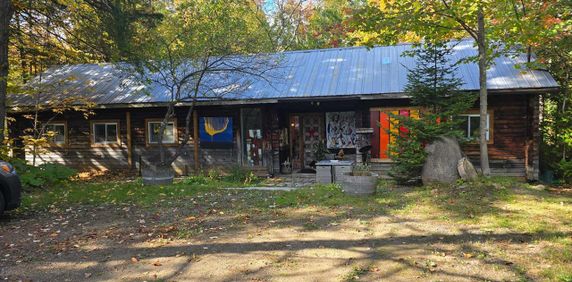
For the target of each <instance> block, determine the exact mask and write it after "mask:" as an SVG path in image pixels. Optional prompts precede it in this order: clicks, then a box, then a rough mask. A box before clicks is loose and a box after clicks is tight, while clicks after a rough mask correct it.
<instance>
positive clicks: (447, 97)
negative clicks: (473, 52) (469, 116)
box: [390, 42, 477, 183]
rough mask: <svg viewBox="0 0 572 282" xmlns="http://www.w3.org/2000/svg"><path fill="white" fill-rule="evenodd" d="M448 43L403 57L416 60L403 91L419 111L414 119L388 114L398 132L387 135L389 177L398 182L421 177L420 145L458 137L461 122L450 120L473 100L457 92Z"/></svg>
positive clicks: (454, 64)
mask: <svg viewBox="0 0 572 282" xmlns="http://www.w3.org/2000/svg"><path fill="white" fill-rule="evenodd" d="M453 47H454V46H451V45H450V44H448V43H446V42H443V43H425V44H424V45H423V46H419V47H416V48H414V49H413V50H411V51H409V52H407V53H406V54H404V55H408V56H412V57H414V58H415V59H416V62H417V65H416V67H415V68H414V69H411V70H409V73H408V74H407V80H408V82H407V85H406V86H405V92H406V93H407V94H408V96H409V97H410V98H411V104H412V105H413V106H416V107H418V108H419V110H418V111H419V114H418V117H410V116H400V115H395V114H390V118H391V119H392V120H393V121H394V123H395V124H394V125H393V126H399V127H400V130H398V131H392V132H390V134H391V137H392V138H394V139H395V140H396V142H395V143H394V144H393V146H391V148H390V149H391V156H392V159H393V160H394V161H395V163H394V165H393V167H392V169H391V171H390V175H391V176H392V177H393V178H394V179H396V180H397V181H398V182H400V183H404V182H408V181H410V180H413V179H415V178H417V177H418V176H419V175H420V174H421V170H422V168H423V164H424V162H425V158H426V152H425V150H424V145H425V144H428V143H430V142H432V141H433V140H435V139H436V138H437V137H439V136H453V137H459V136H461V135H462V131H461V130H460V129H459V128H460V127H459V123H461V122H462V120H461V119H456V118H454V117H456V116H458V115H459V114H462V113H463V112H465V111H466V110H467V109H469V108H470V107H471V106H472V105H473V104H474V103H475V99H476V98H477V97H476V95H475V94H474V93H469V92H463V91H460V90H459V89H460V87H461V85H462V81H461V79H459V78H457V77H456V76H455V73H456V72H457V68H458V64H459V62H452V61H451V53H452V48H453Z"/></svg>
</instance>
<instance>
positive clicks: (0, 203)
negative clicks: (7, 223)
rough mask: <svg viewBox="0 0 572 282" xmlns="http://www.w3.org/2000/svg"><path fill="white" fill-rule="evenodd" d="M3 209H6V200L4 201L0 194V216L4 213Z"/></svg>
mask: <svg viewBox="0 0 572 282" xmlns="http://www.w3.org/2000/svg"><path fill="white" fill-rule="evenodd" d="M5 208H6V200H5V199H4V194H3V193H2V192H0V215H2V213H4V209H5Z"/></svg>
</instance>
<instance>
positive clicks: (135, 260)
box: [131, 257, 139, 262]
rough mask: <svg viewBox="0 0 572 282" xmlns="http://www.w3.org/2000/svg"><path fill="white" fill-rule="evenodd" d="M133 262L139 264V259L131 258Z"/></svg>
mask: <svg viewBox="0 0 572 282" xmlns="http://www.w3.org/2000/svg"><path fill="white" fill-rule="evenodd" d="M131 261H132V262H138V261H139V259H137V258H136V257H132V258H131Z"/></svg>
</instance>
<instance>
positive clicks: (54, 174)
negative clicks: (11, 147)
mask: <svg viewBox="0 0 572 282" xmlns="http://www.w3.org/2000/svg"><path fill="white" fill-rule="evenodd" d="M14 166H15V167H16V171H17V172H18V174H19V175H20V181H21V182H22V186H24V187H29V188H43V187H49V186H52V185H54V184H57V183H60V182H62V181H65V180H68V179H70V177H72V176H74V175H76V173H77V172H76V171H75V170H74V169H72V168H69V167H67V166H65V165H62V164H56V163H47V164H41V165H39V166H28V165H25V164H22V163H16V164H15V165H14Z"/></svg>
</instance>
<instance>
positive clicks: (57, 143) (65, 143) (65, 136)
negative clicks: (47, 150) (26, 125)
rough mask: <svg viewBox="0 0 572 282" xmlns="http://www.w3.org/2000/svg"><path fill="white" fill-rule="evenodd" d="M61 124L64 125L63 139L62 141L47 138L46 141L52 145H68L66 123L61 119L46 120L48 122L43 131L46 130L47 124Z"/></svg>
mask: <svg viewBox="0 0 572 282" xmlns="http://www.w3.org/2000/svg"><path fill="white" fill-rule="evenodd" d="M58 125H59V126H63V127H64V141H63V142H53V141H52V139H49V140H48V143H49V145H50V146H53V147H65V146H67V145H68V124H67V122H66V121H63V120H61V121H60V120H58V121H51V122H48V124H46V125H45V131H44V132H46V133H47V132H48V131H49V130H48V126H58Z"/></svg>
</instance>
